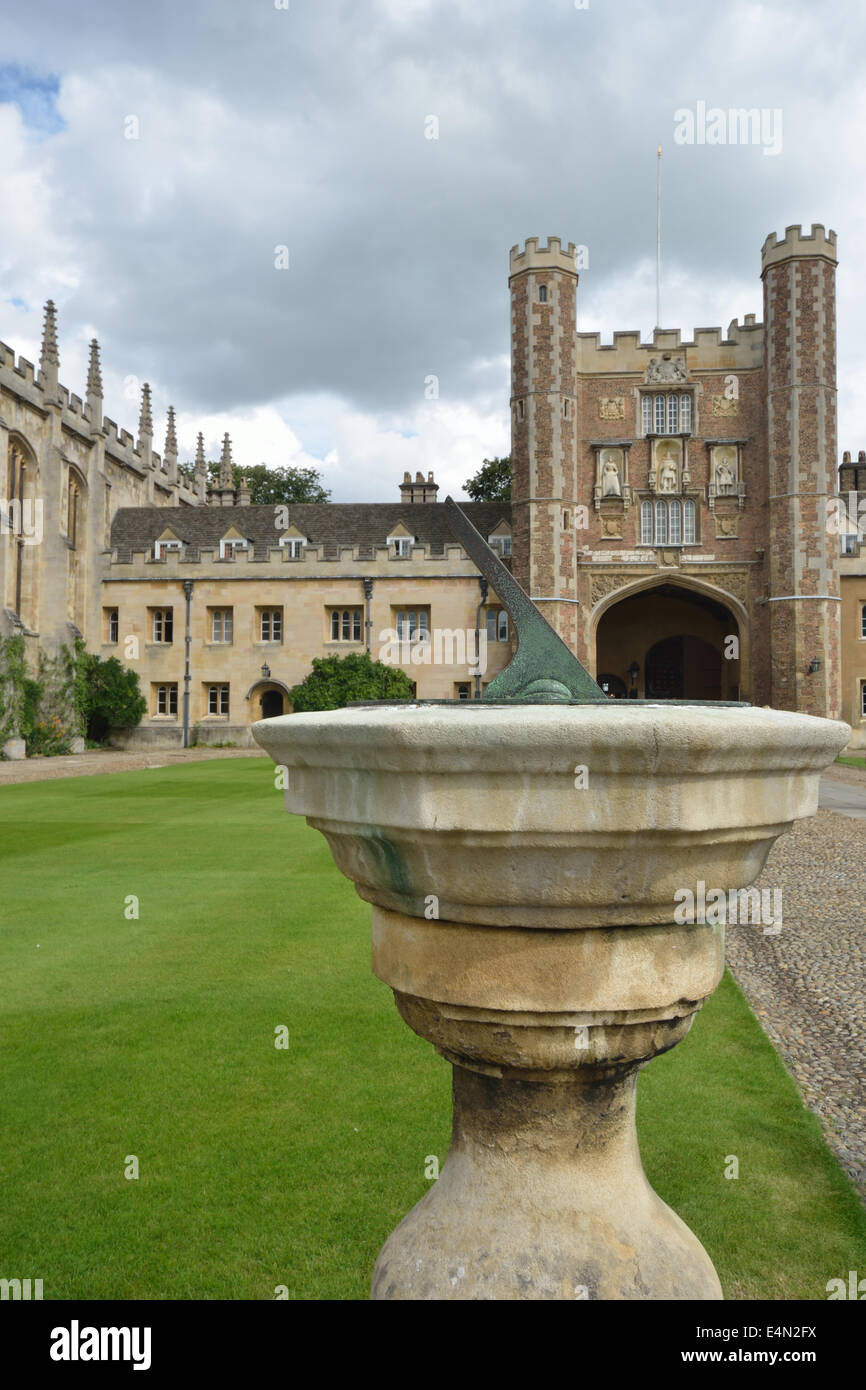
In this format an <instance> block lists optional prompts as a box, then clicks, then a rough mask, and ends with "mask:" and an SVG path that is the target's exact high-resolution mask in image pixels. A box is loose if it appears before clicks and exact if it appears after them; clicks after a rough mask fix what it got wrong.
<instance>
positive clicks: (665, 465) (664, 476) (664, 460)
mask: <svg viewBox="0 0 866 1390" xmlns="http://www.w3.org/2000/svg"><path fill="white" fill-rule="evenodd" d="M658 469H659V474H658V478H659V492H676V491H677V456H676V453H675V452H674V450H673V448H672V447H671V445H670V444H666V445H665V446H664V448H662V449H659V453H658Z"/></svg>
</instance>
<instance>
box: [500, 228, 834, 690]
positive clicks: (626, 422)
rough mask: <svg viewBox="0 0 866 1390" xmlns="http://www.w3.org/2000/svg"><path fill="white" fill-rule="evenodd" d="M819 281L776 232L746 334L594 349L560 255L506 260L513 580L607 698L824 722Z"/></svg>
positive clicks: (822, 253)
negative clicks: (713, 705)
mask: <svg viewBox="0 0 866 1390" xmlns="http://www.w3.org/2000/svg"><path fill="white" fill-rule="evenodd" d="M835 270H836V235H835V233H834V232H829V233H826V234H825V231H824V228H823V227H821V226H815V227H813V229H812V231H811V232H810V233H805V232H804V231H803V230H802V228H800V227H788V228H787V229H786V231H785V235H784V237H782V238H781V239H778V238H777V237H776V236H775V235H771V236H769V237H768V238H767V240H766V241H765V243H764V247H763V250H762V254H761V274H762V279H763V284H764V321H763V323H758V322H756V319H755V315H754V314H747V315H746V316H745V319H744V321H743V323H742V324H740V323H738V322H736V321H735V322H733V323H731V324H730V326H729V328H728V330H727V333H726V334H724V335H723V333H722V330H721V329H720V328H699V329H697V330H696V331H695V335H694V340H693V341H691V342H683V341H682V340H681V337H680V333H679V331H678V330H677V331H671V330H662V329H658V328H657V329H656V330H655V332H654V335H653V341H652V342H651V343H644V342H641V341H640V335H639V334H638V333H631V332H617V333H614V335H613V343H612V344H611V345H602V343H601V342H600V338H599V335H598V334H595V333H578V332H577V331H576V289H577V281H578V272H577V269H576V254H575V247H574V245H573V244H570V245H568V246H567V247H563V246H562V244H561V242H560V241H559V240H558V239H557V238H555V237H551V238H550V240H549V241H548V243H547V245H546V246H539V244H538V241H537V239H536V238H530V239H529V240H528V241H527V242H526V244H525V246H524V247H523V248H519V247H516V246H515V247H514V248H513V249H512V252H511V258H510V277H509V284H510V291H511V354H512V388H511V418H512V471H513V487H512V502H513V528H514V556H515V573H516V575H517V577H518V578H519V579H520V581H521V582H522V583H523V585H524V587H525V588H527V589H528V590H529V592H530V594H531V596H532V597H533V598H534V599H535V601H536V602H537V604H538V606H539V607H540V608H541V609H542V611H544V612H545V614H546V616H547V617H548V619H549V620H550V622H552V623H553V625H554V626H555V627H556V628H557V630H558V631H559V632H560V634H561V635H562V637H563V638H564V639H565V640H566V641H567V642H568V643H569V644H570V645H571V646H572V647H573V648H574V649H575V650H576V651H577V654H578V656H579V657H580V659H581V660H582V661H583V662H584V663H585V664H586V665H587V666H588V668H589V669H590V670H591V671H592V673H593V674H594V675H595V676H596V678H597V679H599V680H600V681H601V683H602V684H604V685H607V686H608V688H609V691H610V693H611V694H615V695H620V696H629V695H633V696H636V697H639V696H648V697H659V698H665V697H667V698H670V697H682V698H696V699H697V698H701V699H720V698H721V699H725V698H730V699H738V698H739V699H747V700H751V701H752V702H753V703H756V704H761V705H763V704H771V705H774V706H775V707H777V708H780V709H791V710H801V711H803V712H804V713H810V714H820V715H829V716H835V715H837V714H838V712H839V707H840V681H841V677H840V654H839V653H840V614H839V608H840V591H839V554H838V542H837V540H836V537H835V536H833V535H832V534H831V532H830V530H829V528H828V527H827V524H826V523H827V502H828V499H830V498H832V497H833V496H834V495H835V493H836V491H837V484H836V413H835V383H836V360H835V300H834V280H835ZM816 663H817V664H816Z"/></svg>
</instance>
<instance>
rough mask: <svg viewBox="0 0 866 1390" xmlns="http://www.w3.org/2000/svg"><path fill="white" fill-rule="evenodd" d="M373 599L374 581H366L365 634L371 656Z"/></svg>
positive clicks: (368, 653)
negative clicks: (371, 605)
mask: <svg viewBox="0 0 866 1390" xmlns="http://www.w3.org/2000/svg"><path fill="white" fill-rule="evenodd" d="M372 597H373V581H372V579H365V580H364V614H365V616H364V632H365V634H366V637H367V655H368V656H369V655H370V628H371V627H372V626H373V619H372V618H371V617H370V599H371V598H372Z"/></svg>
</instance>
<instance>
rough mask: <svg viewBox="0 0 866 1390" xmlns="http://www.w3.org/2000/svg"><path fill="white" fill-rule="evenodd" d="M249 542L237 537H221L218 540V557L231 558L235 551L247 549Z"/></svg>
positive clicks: (222, 558)
mask: <svg viewBox="0 0 866 1390" xmlns="http://www.w3.org/2000/svg"><path fill="white" fill-rule="evenodd" d="M249 548H250V543H249V541H245V540H243V539H239V538H238V537H234V536H232V537H223V539H222V540H221V541H220V559H221V560H233V559H234V558H235V555H236V553H237V551H239V550H249Z"/></svg>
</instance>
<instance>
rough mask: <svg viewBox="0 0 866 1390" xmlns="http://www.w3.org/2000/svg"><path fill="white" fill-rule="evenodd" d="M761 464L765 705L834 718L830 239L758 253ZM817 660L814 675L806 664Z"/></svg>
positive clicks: (798, 234)
mask: <svg viewBox="0 0 866 1390" xmlns="http://www.w3.org/2000/svg"><path fill="white" fill-rule="evenodd" d="M761 276H762V279H763V282H764V324H765V333H766V366H767V446H768V461H769V513H768V533H767V549H768V553H769V594H768V597H769V609H770V664H771V670H772V685H771V695H770V702H771V704H772V705H773V706H774V707H775V708H776V709H788V710H800V711H801V712H802V713H804V714H817V715H824V716H826V717H829V718H838V711H839V689H840V655H839V652H840V636H839V610H840V602H839V560H838V538H837V537H836V536H835V535H833V534H831V533H830V531H829V528H828V526H827V524H826V519H827V505H826V504H827V499H828V498H829V497H833V496H834V495H835V493H836V300H835V278H836V233H835V232H832V231H831V232H828V233H827V234H826V235H825V232H824V228H823V227H822V226H820V225H816V226H813V228H812V231H811V233H810V234H809V235H806V234H805V233H804V232H803V231H802V229H801V228H800V227H799V226H795V227H787V228H786V229H785V235H784V237H783V238H782V240H781V241H778V240H777V238H776V236H775V234H771V235H770V236H769V237H767V240H766V241H765V242H764V246H763V249H762V252H761ZM815 662H820V669H819V670H815V671H810V670H809V667H810V665H812V664H813V663H815Z"/></svg>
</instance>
